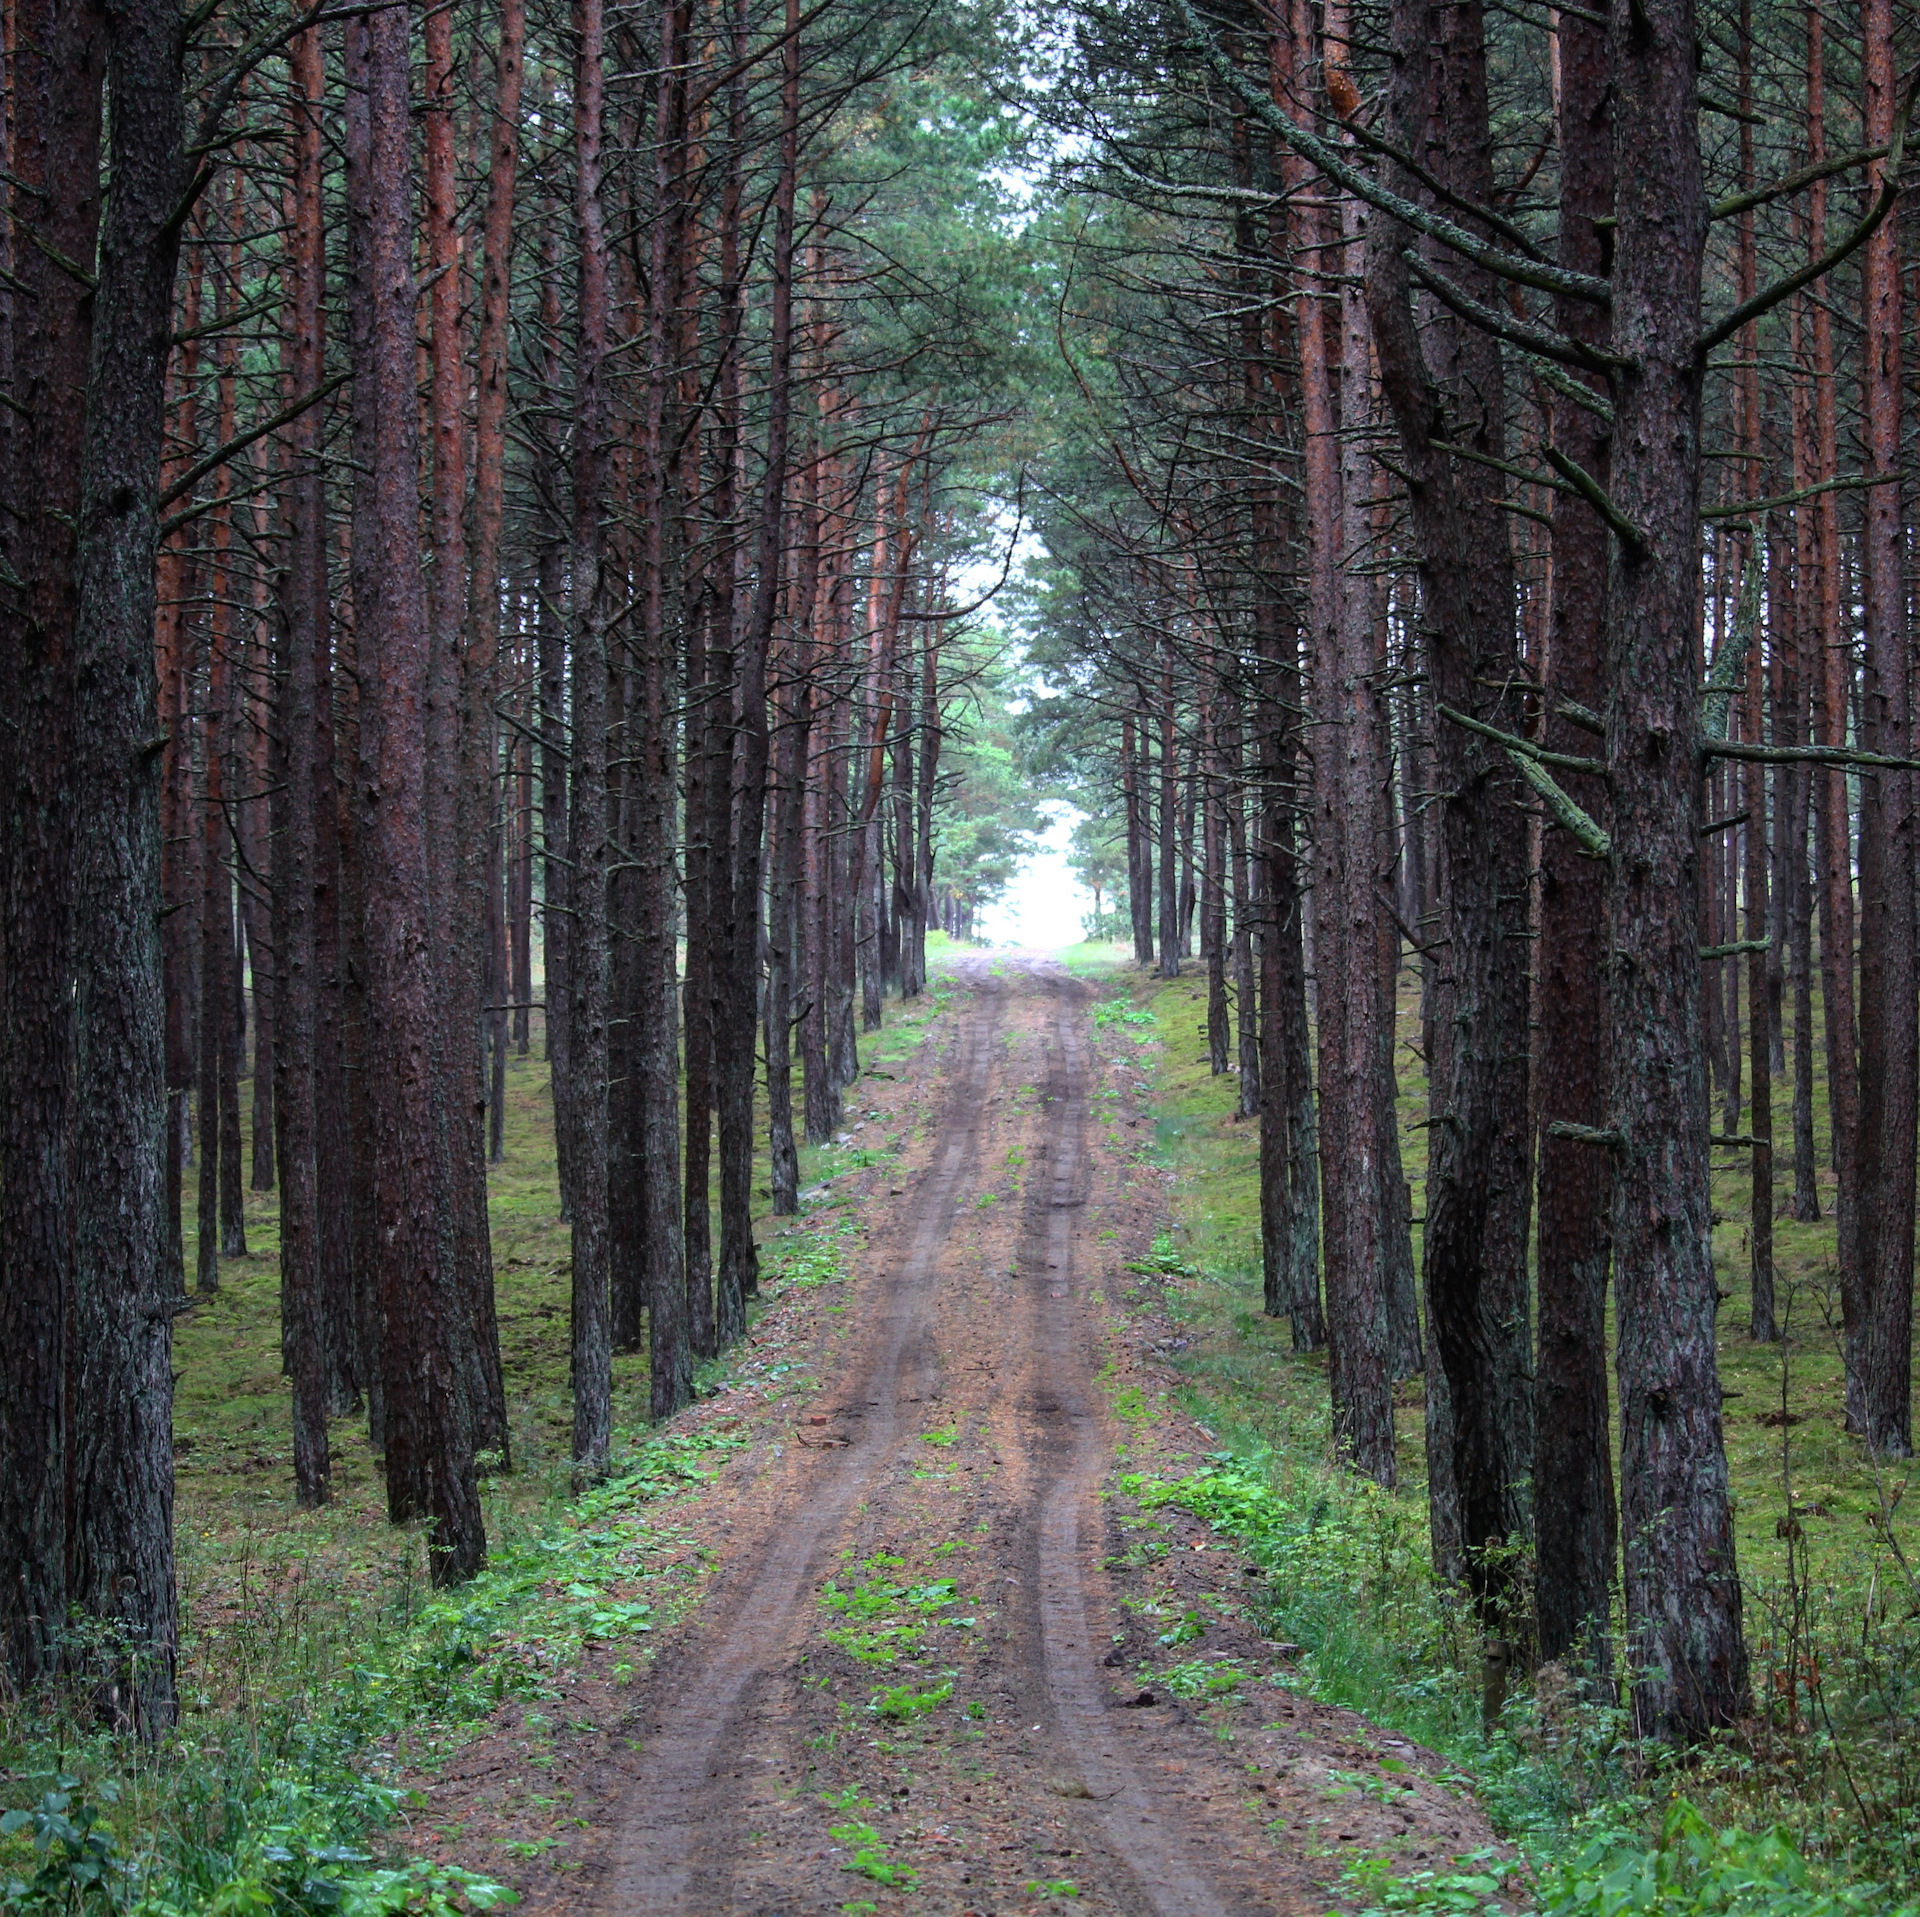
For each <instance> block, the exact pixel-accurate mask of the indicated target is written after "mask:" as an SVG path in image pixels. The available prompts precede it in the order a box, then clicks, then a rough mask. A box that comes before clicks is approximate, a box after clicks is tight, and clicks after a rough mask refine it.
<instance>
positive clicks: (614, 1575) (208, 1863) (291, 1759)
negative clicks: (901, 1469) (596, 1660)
mask: <svg viewBox="0 0 1920 1917" xmlns="http://www.w3.org/2000/svg"><path fill="white" fill-rule="evenodd" d="M742 1442H744V1440H741V1439H738V1438H734V1437H730V1436H729V1435H728V1434H726V1433H724V1432H720V1431H705V1432H701V1433H699V1434H697V1435H674V1434H669V1435H663V1436H650V1435H648V1436H640V1437H637V1438H630V1439H628V1440H627V1441H626V1442H625V1443H624V1444H623V1445H622V1447H621V1450H620V1452H619V1454H618V1456H617V1459H616V1465H615V1475H614V1476H613V1477H612V1478H611V1479H610V1480H609V1481H608V1482H606V1483H605V1484H602V1485H600V1486H598V1487H596V1488H595V1489H594V1490H592V1491H590V1492H588V1493H587V1494H586V1495H585V1496H583V1497H580V1498H578V1499H573V1500H571V1501H568V1502H566V1503H564V1504H556V1505H555V1507H554V1508H552V1509H550V1510H549V1511H547V1512H545V1513H544V1514H542V1521H539V1522H532V1521H529V1520H528V1519H526V1518H519V1519H508V1520H506V1521H505V1523H504V1525H502V1526H501V1528H499V1529H497V1530H496V1542H495V1546H494V1551H493V1557H492V1562H491V1564H490V1567H489V1568H488V1570H486V1571H485V1572H484V1573H482V1575H481V1576H479V1577H477V1578H475V1579H474V1580H473V1581H472V1582H471V1583H468V1584H465V1585H462V1586H460V1587H459V1588H458V1589H456V1590H453V1591H448V1592H441V1593H429V1592H424V1591H421V1590H420V1589H418V1588H417V1587H415V1586H413V1585H412V1584H410V1583H408V1582H404V1581H403V1582H401V1583H398V1584H395V1585H393V1586H390V1587H389V1588H387V1589H386V1590H384V1591H377V1592H372V1593H360V1594H356V1595H352V1596H348V1597H346V1598H344V1599H340V1598H338V1597H336V1598H335V1599H334V1600H331V1601H330V1600H329V1598H328V1597H327V1596H326V1595H325V1594H323V1593H320V1592H317V1591H315V1590H313V1589H312V1588H310V1587H309V1585H308V1583H307V1579H306V1575H305V1574H304V1573H303V1572H301V1571H299V1570H291V1571H289V1570H287V1569H286V1568H285V1567H284V1566H283V1567H281V1575H279V1576H278V1577H277V1578H274V1579H271V1580H263V1581H262V1583H261V1585H260V1586H259V1587H258V1588H257V1589H256V1590H255V1592H254V1594H253V1608H252V1611H251V1613H250V1617H249V1621H248V1626H247V1636H248V1638H249V1640H250V1645H251V1651H252V1655H251V1656H249V1657H247V1658H245V1659H244V1660H243V1662H242V1665H241V1670H240V1674H239V1675H237V1676H235V1675H231V1674H230V1675H229V1676H228V1679H227V1681H226V1683H225V1685H224V1687H223V1689H222V1693H221V1695H220V1697H219V1699H218V1701H217V1702H215V1701H214V1700H213V1699H212V1698H211V1697H210V1696H209V1695H208V1694H207V1693H206V1692H205V1691H203V1692H202V1693H201V1694H200V1696H199V1698H198V1700H195V1701H197V1704H198V1708H193V1709H189V1710H188V1711H187V1712H186V1714H185V1715H184V1716H183V1718H182V1720H181V1723H180V1726H179V1728H178V1729H177V1730H176V1731H174V1732H173V1733H172V1734H171V1735H170V1736H169V1737H167V1738H166V1739H165V1740H164V1741H162V1742H161V1743H160V1744H159V1745H157V1746H156V1747H154V1748H151V1749H147V1748H143V1747H141V1746H140V1745H138V1744H136V1743H133V1742H130V1741H129V1740H126V1739H124V1738H117V1737H111V1736H107V1735H105V1734H103V1733H101V1732H99V1731H97V1730H95V1729H93V1728H92V1721H93V1713H92V1710H91V1707H90V1706H91V1701H90V1700H89V1699H88V1698H86V1697H84V1696H67V1697H62V1696H60V1695H58V1694H55V1695H54V1696H51V1697H49V1696H46V1695H44V1694H43V1695H42V1696H41V1697H39V1698H37V1699H36V1700H35V1704H34V1709H33V1711H32V1713H31V1715H29V1713H28V1712H27V1711H25V1710H24V1709H21V1708H18V1707H16V1708H14V1709H13V1710H12V1711H11V1712H10V1713H9V1714H8V1716H7V1717H6V1718H5V1719H3V1720H0V1750H4V1752H5V1754H6V1762H7V1769H8V1773H9V1776H10V1778H11V1779H12V1780H13V1782H14V1784H15V1785H16V1786H17V1785H19V1784H25V1785H27V1786H28V1787H29V1792H28V1801H27V1802H26V1803H24V1804H18V1803H17V1804H16V1806H15V1808H13V1809H12V1810H10V1811H8V1812H7V1813H6V1814H5V1816H4V1818H0V1885H4V1897H5V1903H6V1907H7V1908H9V1909H18V1910H21V1911H38V1910H46V1911H101V1912H130V1913H134V1914H135V1917H163V1914H168V1917H170V1914H171V1913H174V1912H180V1913H186V1912H189V1911H192V1912H200V1911H207V1912H218V1913H233V1914H234V1917H238V1914H239V1913H244V1912H253V1911H260V1912H267V1911H314V1912H319V1911H341V1912H344V1913H347V1914H348V1917H362V1914H363V1913H364V1914H365V1917H372V1914H373V1913H376V1912H387V1911H425V1912H436V1913H437V1912H450V1911H454V1910H465V1909H475V1910H478V1909H486V1908H490V1907H492V1906H493V1905H494V1904H497V1903H500V1902H503V1901H508V1900H509V1894H508V1893H507V1892H505V1891H504V1890H502V1889H501V1888H500V1887H499V1886H498V1885H494V1884H491V1883H489V1882H488V1881H487V1880H485V1879H482V1878H477V1877H473V1876H471V1875H469V1874H467V1873H463V1872H460V1871H457V1870H453V1869H451V1868H448V1867H443V1866H440V1865H437V1864H429V1863H426V1862H424V1861H421V1860H418V1859H407V1858H405V1856H404V1854H399V1855H395V1856H382V1855H381V1853H382V1852H391V1851H393V1850H394V1848H395V1846H394V1843H393V1840H392V1837H391V1832H392V1830H393V1827H394V1826H395V1825H396V1824H397V1823H403V1822H404V1819H405V1814H406V1812H407V1810H408V1809H409V1808H410V1793H409V1792H408V1791H407V1790H406V1788H405V1785H404V1781H403V1780H404V1774H405V1772H406V1770H407V1769H408V1767H409V1766H411V1765H413V1764H416V1763H419V1762H422V1761H429V1760H430V1759H431V1758H432V1756H433V1755H435V1754H436V1753H437V1752H440V1751H444V1750H446V1749H448V1748H451V1747H452V1746H453V1745H455V1744H457V1743H458V1742H459V1741H461V1739H462V1738H464V1737H465V1736H467V1735H470V1734H471V1733H472V1732H474V1731H475V1730H477V1729H478V1727H479V1726H480V1725H481V1724H482V1723H484V1722H485V1721H486V1720H487V1719H488V1718H489V1717H490V1716H491V1715H492V1713H493V1712H494V1710H495V1709H496V1708H497V1707H498V1706H499V1705H500V1704H501V1703H502V1702H503V1701H505V1700H507V1699H509V1698H512V1699H516V1700H520V1701H522V1702H524V1703H526V1704H528V1705H537V1704H539V1703H542V1702H545V1701H549V1700H551V1699H552V1698H554V1697H555V1696H556V1695H557V1694H558V1691H559V1688H560V1685H561V1681H562V1679H563V1677H564V1676H565V1674H567V1673H568V1672H570V1671H571V1670H573V1669H574V1668H575V1667H576V1666H577V1665H578V1664H579V1662H580V1660H581V1657H582V1654H583V1653H584V1651H585V1650H586V1648H587V1647H588V1646H589V1645H593V1644H600V1643H607V1642H617V1643H619V1644H620V1645H622V1646H623V1647H624V1646H627V1645H631V1644H632V1643H634V1642H635V1640H637V1639H639V1638H641V1637H643V1636H644V1635H645V1634H646V1633H647V1632H648V1631H650V1630H651V1628H652V1626H653V1624H654V1622H655V1621H656V1619H658V1620H659V1621H665V1620H666V1619H667V1618H668V1617H670V1616H671V1615H672V1614H673V1613H674V1611H675V1610H676V1609H677V1608H678V1606H679V1604H680V1603H681V1602H682V1601H683V1600H684V1598H685V1596H686V1595H687V1594H688V1592H689V1591H690V1590H691V1589H692V1575H691V1574H690V1568H689V1566H688V1565H687V1564H686V1563H685V1562H684V1561H683V1557H682V1555H681V1554H679V1553H677V1552H676V1551H675V1549H674V1546H675V1545H676V1543H677V1541H678V1540H677V1537H676V1533H675V1531H674V1525H673V1518H674V1505H675V1503H676V1501H677V1500H679V1499H681V1498H683V1497H685V1496H686V1495H688V1494H690V1493H691V1492H692V1491H693V1490H694V1489H695V1488H696V1487H697V1486H698V1484H699V1483H700V1481H701V1480H702V1479H703V1478H704V1477H705V1476H706V1475H708V1471H709V1469H710V1465H709V1463H708V1462H707V1459H706V1454H709V1453H713V1452H717V1451H722V1450H724V1449H726V1448H728V1447H729V1446H732V1445H737V1444H739V1443H742ZM496 1517H498V1514H497V1513H496ZM222 1635H223V1637H224V1639H225V1641H227V1642H228V1643H229V1644H231V1643H232V1642H233V1641H234V1638H235V1635H236V1634H235V1633H234V1632H233V1631H231V1630H225V1631H223V1632H222ZM268 1647H276V1654H273V1655H265V1654H263V1652H265V1651H266V1650H267V1649H268ZM210 1649H211V1647H210V1646H209V1645H207V1644H206V1643H204V1642H196V1641H194V1640H192V1639H191V1638H190V1639H189V1642H188V1645H187V1654H188V1657H189V1659H190V1661H192V1662H193V1663H194V1664H196V1665H197V1664H199V1663H200V1662H201V1661H203V1660H206V1659H207V1658H208V1655H209V1652H210ZM614 1668H615V1672H616V1675H618V1674H619V1673H620V1672H621V1670H622V1669H623V1668H624V1669H626V1670H628V1671H630V1670H631V1664H630V1663H617V1664H616V1665H615V1667H614ZM10 1794H13V1795H16V1796H17V1795H18V1794H19V1793H18V1792H17V1790H16V1791H14V1792H12V1793H10ZM400 1851H401V1852H402V1853H403V1852H404V1845H401V1846H400Z"/></svg>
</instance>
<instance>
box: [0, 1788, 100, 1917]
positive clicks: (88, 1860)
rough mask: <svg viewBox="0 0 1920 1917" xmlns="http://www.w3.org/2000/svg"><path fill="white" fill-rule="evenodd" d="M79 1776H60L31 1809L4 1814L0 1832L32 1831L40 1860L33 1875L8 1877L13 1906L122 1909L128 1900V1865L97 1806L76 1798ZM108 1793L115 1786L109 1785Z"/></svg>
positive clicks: (10, 1906) (4, 1834)
mask: <svg viewBox="0 0 1920 1917" xmlns="http://www.w3.org/2000/svg"><path fill="white" fill-rule="evenodd" d="M78 1784H79V1779H78V1778H74V1777H59V1778H56V1779H55V1781H54V1788H53V1789H52V1790H50V1791H47V1792H46V1793H45V1794H44V1795H43V1796H42V1797H41V1799H40V1801H39V1802H38V1803H37V1804H36V1805H35V1806H34V1807H33V1808H32V1809H31V1810H10V1811H8V1812H7V1813H6V1814H5V1815H4V1816H0V1837H14V1836H18V1835H20V1834H22V1833H28V1834H30V1835H31V1837H32V1840H33V1852H34V1855H35V1857H36V1858H38V1860H39V1864H38V1867H37V1868H36V1869H35V1871H34V1874H33V1876H32V1877H31V1878H29V1879H26V1880H22V1879H20V1878H17V1877H9V1878H7V1879H5V1880H4V1889H5V1892H6V1896H5V1904H6V1907H7V1908H8V1909H9V1910H21V1911H29V1910H32V1911H41V1910H46V1911H56V1910H58V1911H67V1910H72V1911H82V1910H104V1911H110V1910H119V1909H121V1908H122V1907H123V1906H124V1904H125V1902H126V1901H127V1896H128V1892H129V1885H128V1882H127V1878H128V1868H127V1865H126V1864H125V1862H124V1861H123V1860H122V1859H121V1858H120V1857H119V1856H118V1855H117V1854H116V1846H115V1844H114V1841H113V1837H112V1834H111V1832H109V1831H107V1830H104V1829H102V1828H101V1814H100V1811H99V1809H98V1807H97V1806H95V1805H94V1804H91V1803H88V1802H86V1801H85V1800H84V1799H81V1800H76V1799H75V1797H74V1794H73V1793H74V1791H75V1789H76V1788H77V1787H78ZM107 1789H108V1791H109V1793H110V1794H111V1792H112V1787H111V1785H110V1784H109V1785H108V1787H107Z"/></svg>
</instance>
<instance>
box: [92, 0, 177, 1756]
mask: <svg viewBox="0 0 1920 1917" xmlns="http://www.w3.org/2000/svg"><path fill="white" fill-rule="evenodd" d="M107 22H108V40H107V86H108V90H109V95H110V97H111V99H112V101H113V116H112V132H111V139H110V143H109V150H108V153H107V155H106V160H107V165H106V168H105V169H104V170H105V172H106V174H107V177H108V178H109V179H110V180H111V182H112V184H111V187H110V189H109V192H108V198H107V204H106V208H105V213H104V217H103V219H102V222H101V234H100V250H99V255H98V273H99V282H98V286H97V289H96V291H95V294H94V301H93V351H92V361H91V367H90V372H89V377H88V380H87V404H86V434H85V441H84V450H83V454H82V459H81V467H80V514H79V532H78V537H77V539H76V541H75V545H74V585H75V608H76V617H75V621H74V664H75V683H76V686H77V688H78V696H77V698H76V700H75V705H74V715H73V716H74V730H73V737H72V741H71V752H72V779H73V799H74V821H75V841H74V862H73V871H72V884H73V895H74V902H73V934H74V938H73V972H72V987H73V1020H74V1046H73V1087H74V1113H75V1124H74V1128H73V1135H72V1136H73V1152H74V1163H75V1164H76V1165H79V1166H83V1167H85V1170H86V1176H85V1177H83V1178H80V1179H78V1180H76V1182H75V1185H74V1190H73V1209H72V1214H71V1224H72V1231H73V1240H72V1242H73V1290H72V1297H71V1307H70V1308H71V1312H72V1317H71V1320H70V1325H71V1333H72V1338H73V1343H72V1346H71V1348H70V1360H69V1362H70V1370H69V1372H68V1375H67V1390H68V1392H69V1402H70V1404H71V1406H72V1417H73V1425H72V1431H71V1438H72V1446H71V1450H70V1451H69V1453H68V1456H67V1492H68V1496H69V1498H70V1500H71V1505H70V1509H71V1513H72V1516H71V1530H70V1532H69V1534H68V1539H67V1545H68V1551H69V1554H70V1555H69V1558H68V1563H69V1567H70V1569H69V1578H70V1583H69V1586H68V1591H67V1597H68V1601H69V1603H71V1604H72V1605H73V1606H74V1607H75V1608H77V1610H78V1611H79V1612H80V1614H81V1615H82V1616H83V1617H86V1618H89V1619H92V1620H95V1621H96V1622H97V1623H98V1624H99V1625H100V1626H101V1627H103V1628H102V1631H101V1634H100V1636H98V1637H96V1638H94V1639H93V1640H92V1641H93V1643H94V1645H95V1646H96V1647H97V1648H95V1649H94V1650H93V1652H92V1653H91V1656H92V1658H93V1659H94V1660H96V1662H95V1665H94V1670H93V1672H92V1676H93V1680H94V1691H95V1695H96V1697H97V1698H98V1700H99V1703H100V1706H101V1708H102V1710H103V1713H104V1714H105V1715H106V1716H107V1718H108V1719H109V1721H110V1722H114V1723H117V1724H119V1725H123V1726H131V1727H137V1728H138V1729H139V1730H140V1731H141V1732H142V1733H143V1734H145V1735H147V1736H153V1735H155V1734H156V1733H158V1732H160V1731H161V1730H163V1729H165V1728H166V1727H167V1726H168V1725H170V1724H171V1723H172V1722H173V1720H174V1716H175V1711H176V1704H175V1691H174V1676H175V1668H174V1667H175V1657H176V1649H177V1644H178V1612H177V1607H176V1600H175V1593H174V1579H173V1371H172V1362H171V1356H172V1330H173V1325H172V1317H173V1303H174V1301H173V1298H172V1295H171V1287H170V1283H169V1277H170V1274H169V1272H168V1270H167V1259H166V1236H165V1229H166V1197H165V1150H166V1147H165V1127H166V1112H167V1085H166V1047H165V1030H164V1022H163V1013H162V1003H161V982H162V971H161V962H160V924H159V915H160V750H159V743H160V742H159V740H158V738H157V737H156V729H157V726H158V723H159V713H158V695H157V685H156V679H155V671H154V648H153V637H154V561H155V558H156V555H157V547H158V540H159V511H158V507H157V500H158V496H159V480H160V458H161V450H162V444H163V441H164V437H165V416H166V408H165V395H166V367H167V350H168V343H169V332H170V329H171V325H172V320H173V281H174V268H175V264H176V261H177V258H178V254H179V248H180V224H179V220H178V218H177V214H178V211H179V208H180V204H181V199H182V195H183V193H184V191H185V187H186V182H187V179H188V177H189V169H188V165H187V162H186V159H185V156H184V154H183V152H182V147H183V138H182V134H183V128H182V118H183V115H182V109H181V92H182V80H183V64H184V57H185V20H184V17H183V16H182V15H181V13H180V12H179V10H178V9H177V8H176V7H174V6H173V5H171V4H170V3H169V0H118V4H112V5H109V7H108V9H107ZM107 1647H111V1648H107Z"/></svg>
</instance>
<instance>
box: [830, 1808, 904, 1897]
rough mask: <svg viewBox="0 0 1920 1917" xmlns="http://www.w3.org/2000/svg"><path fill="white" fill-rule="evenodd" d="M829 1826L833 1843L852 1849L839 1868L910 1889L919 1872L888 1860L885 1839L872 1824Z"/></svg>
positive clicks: (876, 1881) (880, 1882)
mask: <svg viewBox="0 0 1920 1917" xmlns="http://www.w3.org/2000/svg"><path fill="white" fill-rule="evenodd" d="M828 1829H829V1833H830V1835H831V1836H832V1838H833V1841H834V1842H835V1843H836V1844H845V1845H846V1846H847V1848H848V1849H849V1850H851V1851H852V1852H853V1855H852V1857H851V1858H849V1859H848V1860H847V1862H846V1863H844V1864H842V1865H841V1866H840V1868H841V1869H842V1870H848V1871H852V1872H853V1874H854V1875H855V1876H856V1877H868V1878H871V1879H872V1880H873V1882H874V1883H876V1884H887V1885H891V1886H892V1887H893V1888H894V1889H895V1890H908V1889H911V1888H912V1886H913V1884H914V1883H915V1881H916V1880H917V1879H918V1877H919V1872H918V1871H916V1870H913V1869H912V1868H910V1867H909V1866H908V1865H906V1864H891V1863H889V1862H888V1861H887V1846H886V1842H885V1840H884V1839H883V1838H882V1837H881V1835H880V1833H879V1832H878V1831H877V1830H875V1829H874V1827H873V1826H872V1825H871V1824H833V1825H830V1826H829V1827H828Z"/></svg>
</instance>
